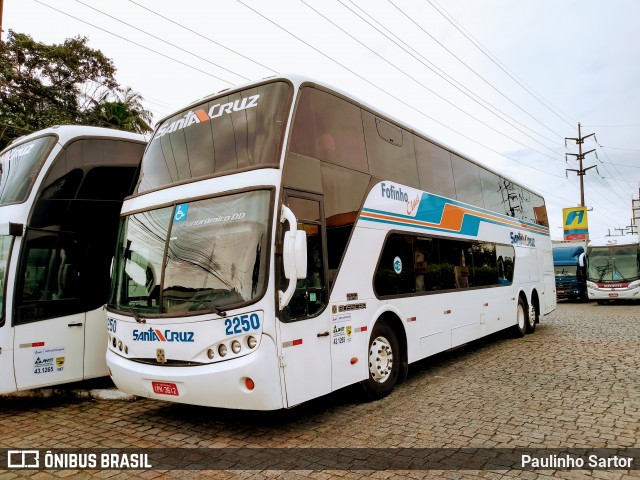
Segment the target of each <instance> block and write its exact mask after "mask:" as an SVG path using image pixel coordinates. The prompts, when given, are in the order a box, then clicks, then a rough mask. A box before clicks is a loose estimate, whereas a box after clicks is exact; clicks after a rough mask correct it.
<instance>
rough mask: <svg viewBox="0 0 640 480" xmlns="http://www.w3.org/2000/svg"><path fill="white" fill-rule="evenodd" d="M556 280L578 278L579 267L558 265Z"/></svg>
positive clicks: (556, 267)
mask: <svg viewBox="0 0 640 480" xmlns="http://www.w3.org/2000/svg"><path fill="white" fill-rule="evenodd" d="M554 268H555V271H556V278H576V276H577V274H578V267H577V266H575V265H556V266H555V267H554Z"/></svg>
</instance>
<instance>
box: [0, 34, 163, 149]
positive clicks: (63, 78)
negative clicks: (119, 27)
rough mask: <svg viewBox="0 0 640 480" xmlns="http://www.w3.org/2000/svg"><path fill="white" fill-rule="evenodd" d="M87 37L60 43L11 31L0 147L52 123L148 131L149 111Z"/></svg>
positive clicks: (0, 65) (1, 69) (0, 63)
mask: <svg viewBox="0 0 640 480" xmlns="http://www.w3.org/2000/svg"><path fill="white" fill-rule="evenodd" d="M87 43H88V40H87V38H85V37H75V38H70V39H66V40H65V41H64V43H62V44H60V45H46V44H44V43H40V42H36V41H35V40H34V39H33V38H31V37H30V36H29V35H26V34H23V33H16V32H13V31H11V30H10V31H9V35H8V37H7V41H6V42H5V43H2V44H0V150H1V149H2V148H4V147H5V146H6V145H7V144H8V143H9V142H10V141H11V140H13V139H14V138H16V137H19V136H22V135H25V134H28V133H30V132H33V131H36V130H40V129H42V128H46V127H50V126H52V125H61V124H71V125H94V126H100V127H108V128H118V129H121V130H128V131H133V132H139V133H144V132H147V131H149V130H150V129H151V128H150V126H149V123H150V121H151V113H150V112H149V111H147V110H145V109H144V108H143V107H142V104H141V101H142V100H143V99H142V97H141V96H140V95H139V94H137V93H135V92H133V91H132V90H131V89H130V88H126V89H122V88H121V87H120V86H119V85H118V83H117V81H116V80H115V72H116V68H115V66H114V65H113V62H112V61H111V60H110V59H109V58H107V57H105V56H104V55H103V54H102V52H100V51H99V50H94V49H92V48H90V47H89V46H88V45H87Z"/></svg>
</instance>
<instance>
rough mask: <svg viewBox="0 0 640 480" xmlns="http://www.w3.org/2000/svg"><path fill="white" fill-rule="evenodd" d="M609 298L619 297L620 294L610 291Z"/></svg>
mask: <svg viewBox="0 0 640 480" xmlns="http://www.w3.org/2000/svg"><path fill="white" fill-rule="evenodd" d="M609 298H618V294H617V293H610V294H609Z"/></svg>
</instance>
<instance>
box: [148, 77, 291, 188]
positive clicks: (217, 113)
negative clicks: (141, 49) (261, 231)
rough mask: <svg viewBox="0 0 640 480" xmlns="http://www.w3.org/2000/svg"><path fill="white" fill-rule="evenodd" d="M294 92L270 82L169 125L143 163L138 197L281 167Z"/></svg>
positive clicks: (191, 111)
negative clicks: (241, 172) (215, 177)
mask: <svg viewBox="0 0 640 480" xmlns="http://www.w3.org/2000/svg"><path fill="white" fill-rule="evenodd" d="M290 97H291V87H290V86H289V85H288V84H287V83H285V82H272V83H267V84H264V85H260V86H258V87H254V88H249V89H247V90H243V91H240V92H236V93H233V94H231V95H226V96H224V97H217V98H214V99H213V100H210V101H208V102H204V103H202V104H201V105H198V106H196V107H193V108H191V109H189V110H188V111H183V112H180V113H179V114H177V115H174V116H173V117H171V118H168V119H167V120H165V121H164V122H163V123H162V124H161V125H160V126H159V127H158V129H157V130H156V133H155V135H154V137H153V139H152V140H151V143H150V144H149V147H148V148H147V151H146V152H145V155H144V157H143V159H142V169H141V175H140V182H139V184H138V187H137V193H143V192H146V191H149V190H153V189H157V188H161V187H166V186H170V185H173V184H176V183H179V182H182V181H186V180H193V179H198V178H204V177H207V176H211V175H215V174H220V173H225V172H226V173H232V172H234V171H237V170H240V169H245V168H248V167H258V166H264V165H273V166H276V167H277V166H278V163H279V155H280V152H281V148H282V138H283V135H284V130H285V126H286V120H287V118H286V117H287V111H288V107H289V102H290Z"/></svg>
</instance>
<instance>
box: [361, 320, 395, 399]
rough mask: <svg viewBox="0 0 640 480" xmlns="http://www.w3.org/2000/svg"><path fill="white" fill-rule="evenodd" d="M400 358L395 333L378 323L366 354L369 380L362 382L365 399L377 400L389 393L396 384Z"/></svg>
mask: <svg viewBox="0 0 640 480" xmlns="http://www.w3.org/2000/svg"><path fill="white" fill-rule="evenodd" d="M401 357H402V355H401V352H400V344H399V343H398V339H397V338H396V334H395V332H394V331H393V329H392V328H391V327H390V326H389V325H388V324H387V323H384V322H378V323H377V324H376V326H375V327H374V328H373V331H372V332H371V339H370V340H369V350H368V352H367V360H368V369H369V378H367V380H365V381H364V382H362V386H363V387H364V391H365V393H366V395H367V397H369V398H370V399H371V400H378V399H380V398H383V397H386V396H387V395H389V393H391V391H392V390H393V387H395V385H396V383H397V382H398V377H399V374H400V363H401V361H402V358H401Z"/></svg>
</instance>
